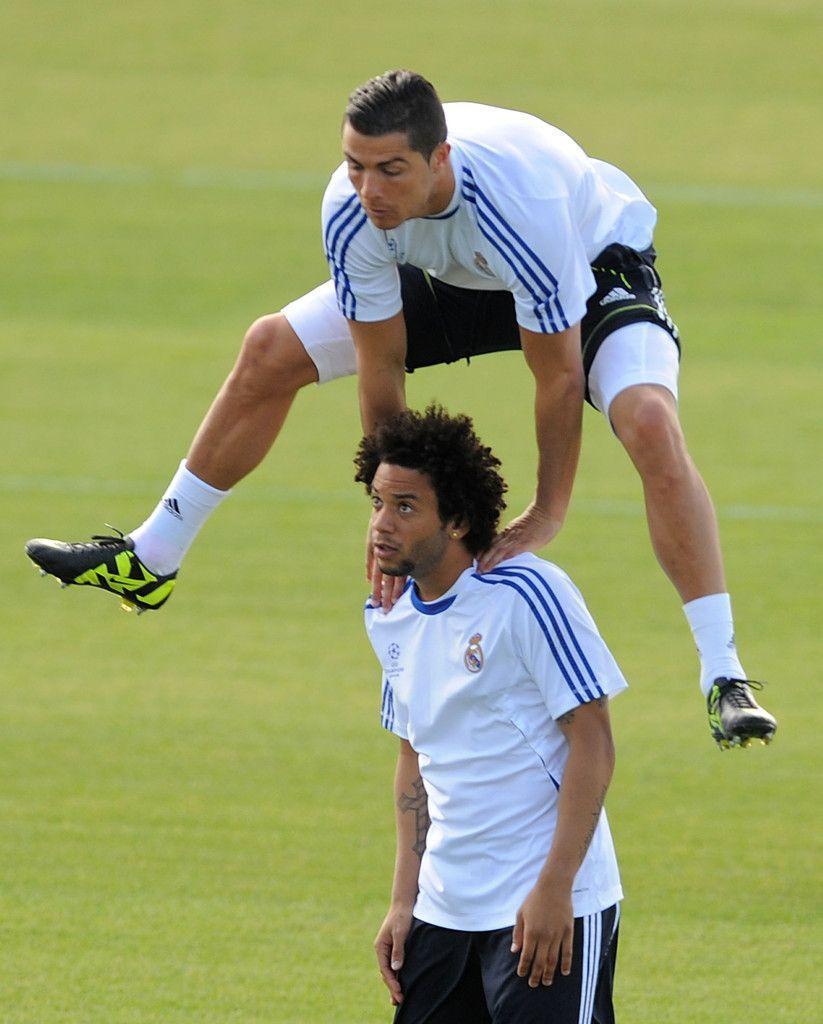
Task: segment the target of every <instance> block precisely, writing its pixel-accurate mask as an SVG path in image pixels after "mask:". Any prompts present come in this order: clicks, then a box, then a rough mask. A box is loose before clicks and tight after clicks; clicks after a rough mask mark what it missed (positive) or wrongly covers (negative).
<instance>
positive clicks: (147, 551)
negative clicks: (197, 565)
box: [129, 459, 231, 576]
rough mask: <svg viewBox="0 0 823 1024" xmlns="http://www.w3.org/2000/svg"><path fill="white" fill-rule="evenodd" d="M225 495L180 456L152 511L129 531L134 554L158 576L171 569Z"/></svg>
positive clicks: (175, 566)
mask: <svg viewBox="0 0 823 1024" xmlns="http://www.w3.org/2000/svg"><path fill="white" fill-rule="evenodd" d="M229 494H231V491H218V490H217V488H216V487H212V486H211V485H210V484H207V483H205V482H204V481H203V480H201V479H200V478H199V477H196V476H195V475H194V473H190V472H189V470H188V469H187V468H186V460H185V459H183V461H182V462H181V463H180V467H179V469H178V470H177V472H176V473H175V474H174V476H173V477H172V481H171V483H170V484H169V486H168V488H167V489H166V493H165V494H164V495H163V497H162V498H161V499H160V501H159V502H158V504H157V507H156V508H155V510H154V511H153V512H152V514H151V515H150V516H149V518H148V519H147V520H146V521H145V522H144V523H141V525H140V526H138V527H137V529H136V530H132V531H131V533H130V534H129V536H130V537H131V539H132V540H133V541H134V550H135V553H136V554H137V557H138V558H139V559H140V561H141V562H143V563H145V565H146V566H147V567H148V568H149V569H151V571H152V572H156V573H157V574H158V575H160V576H168V574H169V573H171V572H174V571H175V570H176V569H177V568H179V566H180V563H181V562H182V561H183V556H184V555H185V554H186V552H187V551H188V550H189V548H190V547H191V545H192V544H193V543H194V538H195V537H196V536H197V534H198V533H199V531H200V528H201V526H203V524H204V523H205V522H206V520H207V519H208V518H209V516H210V515H211V514H212V512H213V511H214V510H215V509H216V508H217V506H218V505H219V504H220V502H221V501H222V500H223V499H224V498H226V497H228V495H229Z"/></svg>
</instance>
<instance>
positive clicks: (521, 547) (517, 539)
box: [477, 502, 563, 572]
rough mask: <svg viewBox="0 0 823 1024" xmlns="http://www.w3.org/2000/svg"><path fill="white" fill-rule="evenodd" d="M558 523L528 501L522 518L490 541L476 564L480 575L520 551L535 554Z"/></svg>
mask: <svg viewBox="0 0 823 1024" xmlns="http://www.w3.org/2000/svg"><path fill="white" fill-rule="evenodd" d="M562 525H563V523H562V521H561V520H558V519H553V518H552V517H551V516H550V515H549V514H548V513H547V512H544V511H542V510H541V509H540V508H538V507H537V505H535V504H534V502H532V503H531V504H530V505H529V507H528V508H527V509H526V511H525V512H523V513H522V515H519V516H518V517H517V518H516V519H513V520H512V521H511V522H510V523H509V525H508V526H507V527H506V528H505V529H504V530H502V531H501V532H500V533H498V535H497V536H496V537H495V538H494V540H493V541H492V545H491V547H490V548H489V550H488V551H485V552H484V553H483V554H482V555H481V556H480V558H479V559H478V561H477V567H478V569H479V570H480V572H490V571H491V570H492V569H493V568H494V567H495V566H496V565H498V564H499V563H500V562H503V561H505V560H506V559H507V558H514V557H515V555H522V554H523V552H524V551H538V550H539V549H540V548H542V547H545V545H546V544H548V543H549V541H550V540H553V539H554V537H555V536H556V535H557V533H558V532H559V531H560V527H561V526H562Z"/></svg>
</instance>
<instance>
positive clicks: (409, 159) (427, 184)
mask: <svg viewBox="0 0 823 1024" xmlns="http://www.w3.org/2000/svg"><path fill="white" fill-rule="evenodd" d="M448 154H449V147H448V145H447V144H446V143H441V145H440V146H438V147H437V148H436V149H435V150H434V152H433V153H432V155H431V158H430V159H429V160H426V158H425V157H424V156H423V154H422V153H418V152H417V150H414V149H411V148H410V147H409V140H408V136H407V135H406V133H405V132H390V133H389V134H388V135H361V134H360V133H359V132H357V131H355V129H354V128H352V126H351V125H350V124H349V122H348V121H346V123H345V124H344V126H343V155H344V156H345V158H346V163H347V165H348V169H349V181H350V182H351V183H352V185H353V186H354V190H355V192H357V196H358V198H359V200H360V203H361V205H362V206H363V209H364V210H365V211H366V214H367V216H368V218H369V220H370V221H371V222H372V224H374V225H375V227H378V228H380V229H381V230H383V231H390V230H391V229H392V228H396V227H398V226H399V225H400V224H402V223H403V221H406V220H410V219H411V218H412V217H425V216H427V215H428V214H429V213H432V212H439V211H438V210H437V206H438V188H439V187H440V186H442V180H441V174H440V172H441V171H442V168H443V164H444V162H445V161H447V160H448Z"/></svg>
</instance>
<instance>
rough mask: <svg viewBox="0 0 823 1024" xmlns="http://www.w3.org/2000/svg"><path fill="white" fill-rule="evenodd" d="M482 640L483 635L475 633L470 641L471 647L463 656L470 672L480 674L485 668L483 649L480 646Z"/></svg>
mask: <svg viewBox="0 0 823 1024" xmlns="http://www.w3.org/2000/svg"><path fill="white" fill-rule="evenodd" d="M482 639H483V636H482V634H481V633H475V634H474V636H473V637H471V639H470V640H469V646H468V647H467V648H466V653H465V654H464V655H463V664H464V665H465V666H466V668H467V669H468V670H469V672H479V671H480V669H481V668H483V648H482V647H481V646H480V641H481V640H482Z"/></svg>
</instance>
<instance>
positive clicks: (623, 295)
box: [599, 287, 637, 306]
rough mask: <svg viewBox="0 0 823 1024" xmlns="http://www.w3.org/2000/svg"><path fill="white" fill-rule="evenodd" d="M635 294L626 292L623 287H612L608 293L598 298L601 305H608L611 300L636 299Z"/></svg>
mask: <svg viewBox="0 0 823 1024" xmlns="http://www.w3.org/2000/svg"><path fill="white" fill-rule="evenodd" d="M636 298H637V296H636V295H632V293H631V292H627V291H626V289H625V288H619V287H618V288H612V290H611V291H610V292H609V294H608V295H607V296H606V297H605V298H602V299H601V300H600V303H599V304H600V305H601V306H608V305H609V303H611V302H625V301H626V299H636Z"/></svg>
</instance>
